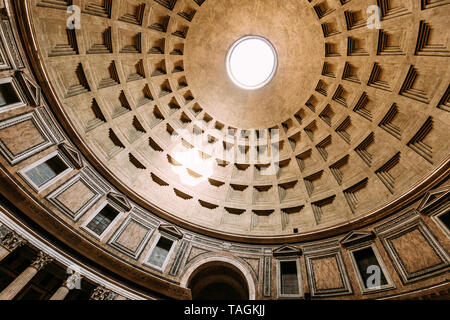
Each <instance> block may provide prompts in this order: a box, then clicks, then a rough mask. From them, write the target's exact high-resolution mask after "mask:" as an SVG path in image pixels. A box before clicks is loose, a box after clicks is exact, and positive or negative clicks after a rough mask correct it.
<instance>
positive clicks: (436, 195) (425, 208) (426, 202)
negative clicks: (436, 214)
mask: <svg viewBox="0 0 450 320" xmlns="http://www.w3.org/2000/svg"><path fill="white" fill-rule="evenodd" d="M449 197H450V189H448V188H443V189H436V190H433V191H428V192H427V193H425V196H424V197H423V199H422V201H421V202H420V204H419V206H418V207H417V210H419V211H421V212H423V213H429V211H431V210H432V209H433V208H435V207H436V206H437V205H439V204H440V203H443V202H445V201H449Z"/></svg>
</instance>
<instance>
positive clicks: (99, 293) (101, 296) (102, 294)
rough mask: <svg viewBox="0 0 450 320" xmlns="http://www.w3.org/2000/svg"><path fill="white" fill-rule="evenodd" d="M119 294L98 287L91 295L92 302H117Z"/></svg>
mask: <svg viewBox="0 0 450 320" xmlns="http://www.w3.org/2000/svg"><path fill="white" fill-rule="evenodd" d="M116 298H117V293H114V292H112V291H111V290H109V289H106V288H105V287H103V286H98V287H97V288H95V289H94V291H93V292H92V294H91V300H116Z"/></svg>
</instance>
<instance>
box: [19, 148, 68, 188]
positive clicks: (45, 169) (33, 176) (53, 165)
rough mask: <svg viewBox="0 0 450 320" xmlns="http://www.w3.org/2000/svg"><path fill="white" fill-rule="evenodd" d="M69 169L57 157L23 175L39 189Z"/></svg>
mask: <svg viewBox="0 0 450 320" xmlns="http://www.w3.org/2000/svg"><path fill="white" fill-rule="evenodd" d="M68 168H69V167H68V166H67V164H65V163H64V162H63V161H62V160H61V158H60V157H58V156H57V155H55V156H53V157H52V158H50V159H48V160H46V161H44V162H42V163H41V164H39V165H37V166H35V167H33V168H31V169H30V170H28V171H27V172H25V175H26V176H27V178H28V179H30V180H31V181H33V183H34V184H35V185H36V186H37V187H38V188H41V187H42V186H43V185H44V184H46V183H47V182H49V181H50V180H52V179H53V178H55V177H57V176H58V175H60V174H61V173H63V172H64V171H65V170H67V169H68Z"/></svg>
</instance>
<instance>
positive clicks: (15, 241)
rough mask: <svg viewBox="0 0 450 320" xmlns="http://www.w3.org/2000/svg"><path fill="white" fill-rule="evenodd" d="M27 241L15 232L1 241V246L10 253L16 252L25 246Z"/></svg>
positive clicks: (8, 234)
mask: <svg viewBox="0 0 450 320" xmlns="http://www.w3.org/2000/svg"><path fill="white" fill-rule="evenodd" d="M26 242H27V241H26V240H25V239H24V238H22V237H21V236H20V235H18V234H17V233H16V232H15V231H11V232H9V233H7V234H6V235H5V236H4V237H3V238H1V240H0V245H1V246H2V247H4V248H5V249H7V250H9V251H14V250H15V249H17V248H18V247H20V246H21V245H24V244H25V243H26Z"/></svg>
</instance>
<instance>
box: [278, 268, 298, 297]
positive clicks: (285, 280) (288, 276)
mask: <svg viewBox="0 0 450 320" xmlns="http://www.w3.org/2000/svg"><path fill="white" fill-rule="evenodd" d="M280 284H281V288H280V289H281V294H282V295H298V294H299V293H300V292H299V284H298V270H297V262H296V261H280Z"/></svg>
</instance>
